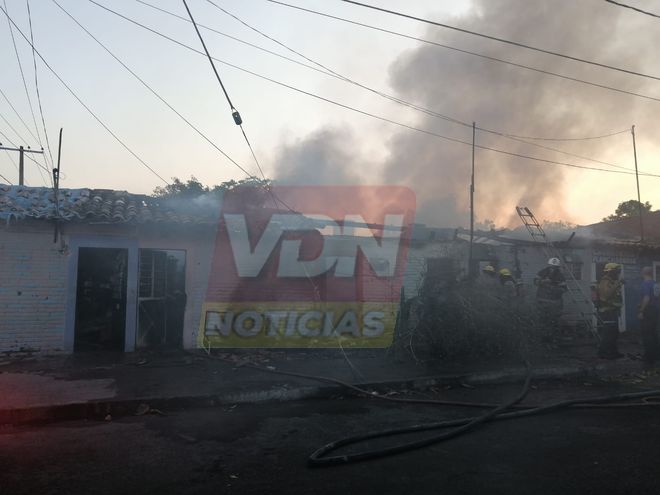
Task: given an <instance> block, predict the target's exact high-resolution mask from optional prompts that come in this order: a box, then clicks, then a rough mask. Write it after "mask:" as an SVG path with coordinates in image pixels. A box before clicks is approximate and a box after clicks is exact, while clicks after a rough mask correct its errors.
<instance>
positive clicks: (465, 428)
mask: <svg viewBox="0 0 660 495" xmlns="http://www.w3.org/2000/svg"><path fill="white" fill-rule="evenodd" d="M208 357H210V358H212V359H214V358H213V357H212V356H208ZM216 359H219V358H216ZM220 360H223V361H227V360H224V359H220ZM233 364H236V363H233ZM243 366H245V367H248V368H251V369H255V370H259V371H263V372H267V373H274V374H279V375H285V376H294V377H298V378H305V379H310V380H315V381H320V382H325V383H334V384H338V385H341V386H343V387H345V388H347V389H349V390H352V391H354V392H357V393H359V394H360V395H364V396H366V397H369V398H375V399H381V400H386V401H390V402H402V403H414V404H431V405H444V406H457V407H473V408H482V409H484V408H488V409H490V410H489V411H487V412H485V413H484V414H482V415H479V416H473V417H468V418H461V419H454V420H445V421H439V422H431V423H420V424H415V425H410V426H405V427H400V428H390V429H384V430H376V431H372V432H368V433H362V434H357V435H353V436H349V437H345V438H342V439H340V440H335V441H334V442H330V443H328V444H325V445H323V446H322V447H320V448H318V449H317V450H315V451H314V452H313V453H312V454H311V455H310V456H309V458H308V465H309V466H310V467H327V466H336V465H340V464H350V463H353V462H359V461H366V460H370V459H377V458H380V457H386V456H390V455H395V454H400V453H403V452H409V451H412V450H417V449H421V448H423V447H427V446H430V445H434V444H437V443H440V442H444V441H447V440H449V439H452V438H455V437H458V436H460V435H463V434H465V433H468V432H470V431H472V430H474V429H476V428H477V427H479V426H480V425H482V424H484V423H487V422H490V421H499V420H506V419H517V418H524V417H528V416H535V415H540V414H545V413H549V412H553V411H558V410H560V409H565V408H569V407H574V408H575V407H579V408H597V407H636V406H657V405H660V402H656V401H653V402H651V401H650V399H652V398H658V397H660V389H656V390H646V391H641V392H629V393H622V394H613V395H605V396H599V397H590V398H576V399H566V400H561V401H558V402H554V403H551V404H546V405H534V406H532V405H522V404H520V402H522V401H523V400H524V399H525V397H526V396H527V395H528V393H529V391H530V388H531V381H532V368H531V366H530V365H529V363H528V362H525V366H526V368H527V374H526V377H525V382H524V384H523V387H522V389H521V391H520V393H519V394H518V395H517V396H516V397H515V398H513V399H511V400H509V401H507V402H505V403H503V404H500V405H496V404H490V403H482V402H462V401H447V400H434V399H411V398H397V397H389V396H384V395H380V394H375V393H372V392H369V391H368V390H365V389H364V388H361V387H359V386H356V385H353V384H350V383H347V382H344V381H342V380H338V379H335V378H330V377H325V376H317V375H307V374H304V373H296V372H291V371H283V370H276V369H274V368H269V367H263V366H258V365H255V364H252V363H245V364H244V365H243ZM635 399H642V400H645V402H642V403H634V404H621V403H622V402H625V401H629V400H635ZM511 409H515V410H511ZM445 428H452V429H451V430H449V431H445V432H442V433H439V434H436V435H431V436H429V437H426V438H422V439H419V440H415V441H410V442H405V443H400V444H397V445H394V446H388V447H383V448H378V449H372V450H364V451H360V452H353V453H348V454H341V455H328V454H330V453H331V452H334V451H336V450H337V449H339V448H341V447H345V446H348V445H354V444H357V443H361V442H365V441H368V440H373V439H376V438H384V437H392V436H396V435H403V434H407V433H417V432H423V431H432V430H440V429H445Z"/></svg>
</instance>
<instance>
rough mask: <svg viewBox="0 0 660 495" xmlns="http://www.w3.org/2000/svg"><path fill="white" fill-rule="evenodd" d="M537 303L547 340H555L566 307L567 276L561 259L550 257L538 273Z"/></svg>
mask: <svg viewBox="0 0 660 495" xmlns="http://www.w3.org/2000/svg"><path fill="white" fill-rule="evenodd" d="M534 284H535V285H536V287H537V289H536V305H537V308H538V312H539V320H540V325H541V328H542V329H543V338H544V340H546V341H551V340H554V338H555V337H556V334H557V331H558V330H559V320H560V318H561V315H562V312H563V309H564V300H563V296H564V292H566V290H567V287H566V278H565V277H564V275H563V273H562V272H561V260H560V259H559V258H550V259H549V260H548V264H547V266H546V267H545V268H543V269H542V270H541V271H539V272H538V273H537V274H536V278H535V279H534Z"/></svg>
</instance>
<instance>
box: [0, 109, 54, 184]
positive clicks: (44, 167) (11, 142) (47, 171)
mask: <svg viewBox="0 0 660 495" xmlns="http://www.w3.org/2000/svg"><path fill="white" fill-rule="evenodd" d="M0 117H2V115H0ZM0 137H2V138H4V140H5V141H6V142H8V143H9V144H10V145H11V146H13V147H14V148H18V145H16V143H15V142H14V141H12V140H11V139H10V138H9V136H7V135H6V134H5V133H4V132H2V131H0ZM7 154H9V152H7ZM31 155H32V153H26V154H25V155H24V156H25V158H27V159H28V160H30V161H32V162H34V163H35V164H36V165H37V166H38V167H40V168H42V169H43V170H44V171H45V172H46V173H50V170H48V168H47V167H46V166H45V165H43V164H42V163H39V162H38V161H37V160H35V159H34V158H32V156H31ZM10 158H11V156H10ZM12 162H13V163H14V165H16V162H14V160H13V159H12ZM16 170H18V165H16Z"/></svg>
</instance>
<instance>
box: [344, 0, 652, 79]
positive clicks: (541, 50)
mask: <svg viewBox="0 0 660 495" xmlns="http://www.w3.org/2000/svg"><path fill="white" fill-rule="evenodd" d="M339 1H340V2H345V3H350V4H353V5H357V6H359V7H365V8H367V9H372V10H376V11H379V12H383V13H386V14H392V15H395V16H398V17H404V18H406V19H411V20H414V21H419V22H423V23H425V24H430V25H432V26H437V27H441V28H446V29H451V30H454V31H458V32H460V33H466V34H471V35H473V36H479V37H481V38H486V39H489V40H493V41H499V42H500V43H506V44H508V45H513V46H517V47H519V48H526V49H527V50H533V51H535V52H539V53H545V54H547V55H553V56H555V57H561V58H565V59H568V60H574V61H576V62H581V63H583V64H589V65H594V66H596V67H602V68H604V69H609V70H614V71H617V72H623V73H625V74H631V75H634V76H639V77H645V78H648V79H654V80H656V81H660V76H654V75H651V74H645V73H643V72H636V71H634V70H630V69H623V68H621V67H615V66H613V65H608V64H604V63H601V62H595V61H593V60H587V59H584V58H580V57H574V56H572V55H566V54H565V53H560V52H555V51H552V50H546V49H545V48H539V47H536V46H532V45H527V44H525V43H521V42H518V41H512V40H507V39H505V38H498V37H497V36H492V35H489V34H484V33H479V32H477V31H471V30H469V29H464V28H459V27H457V26H450V25H449V24H444V23H442V22H437V21H432V20H430V19H425V18H423V17H416V16H413V15H410V14H405V13H403V12H397V11H396V10H389V9H385V8H383V7H378V6H376V5H370V4H368V3H362V2H357V1H355V0H339Z"/></svg>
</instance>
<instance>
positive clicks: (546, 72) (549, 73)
mask: <svg viewBox="0 0 660 495" xmlns="http://www.w3.org/2000/svg"><path fill="white" fill-rule="evenodd" d="M266 1H267V2H270V3H272V4H276V5H280V6H283V7H288V8H291V9H295V10H300V11H302V12H308V13H310V14H315V15H319V16H322V17H326V18H328V19H334V20H337V21H342V22H346V23H348V24H353V25H356V26H360V27H364V28H367V29H372V30H374V31H379V32H382V33H387V34H391V35H393V36H398V37H400V38H405V39H409V40H413V41H419V42H421V43H426V44H428V45H433V46H437V47H439V48H445V49H447V50H452V51H455V52H458V53H463V54H465V55H472V56H475V57H479V58H483V59H485V60H490V61H492V62H499V63H502V64H506V65H510V66H512V67H517V68H520V69H525V70H530V71H533V72H537V73H539V74H544V75H547V76H553V77H559V78H561V79H566V80H567V81H572V82H576V83H579V84H586V85H588V86H593V87H596V88H601V89H606V90H609V91H614V92H617V93H621V94H626V95H630V96H635V97H638V98H644V99H647V100H652V101H658V102H660V98H656V97H654V96H649V95H645V94H642V93H636V92H634V91H628V90H625V89H620V88H615V87H613V86H608V85H606V84H600V83H596V82H592V81H587V80H585V79H579V78H577V77H572V76H566V75H564V74H559V73H557V72H552V71H549V70H545V69H539V68H537V67H531V66H529V65H524V64H519V63H517V62H512V61H510V60H506V59H502V58H498V57H493V56H490V55H484V54H483V53H478V52H473V51H470V50H464V49H462V48H457V47H455V46H450V45H445V44H442V43H438V42H436V41H431V40H427V39H424V38H419V37H417V36H411V35H408V34H404V33H400V32H398V31H392V30H390V29H385V28H382V27H378V26H374V25H371V24H365V23H363V22H358V21H354V20H351V19H346V18H344V17H339V16H335V15H331V14H327V13H325V12H319V11H317V10H312V9H307V8H304V7H300V6H298V5H292V4H289V3H286V2H281V1H279V0H266ZM599 137H600V136H594V138H593V139H598V138H599ZM603 137H607V136H603ZM546 139H547V140H552V141H569V140H571V139H561V138H553V139H550V138H546Z"/></svg>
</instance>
